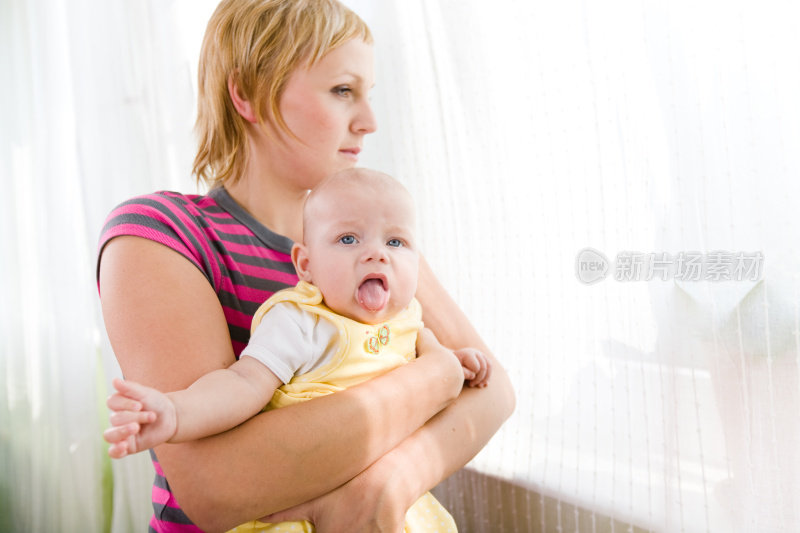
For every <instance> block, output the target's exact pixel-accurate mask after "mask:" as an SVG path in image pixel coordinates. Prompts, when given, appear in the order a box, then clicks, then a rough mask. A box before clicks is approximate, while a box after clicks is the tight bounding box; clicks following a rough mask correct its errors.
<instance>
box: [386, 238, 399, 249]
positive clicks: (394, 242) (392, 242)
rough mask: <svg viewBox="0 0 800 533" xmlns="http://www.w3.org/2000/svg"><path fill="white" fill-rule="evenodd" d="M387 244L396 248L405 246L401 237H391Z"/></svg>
mask: <svg viewBox="0 0 800 533" xmlns="http://www.w3.org/2000/svg"><path fill="white" fill-rule="evenodd" d="M386 244H387V245H389V246H393V247H395V248H399V247H401V246H403V241H401V240H400V239H390V240H389V242H387V243H386Z"/></svg>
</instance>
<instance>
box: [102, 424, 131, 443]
mask: <svg viewBox="0 0 800 533" xmlns="http://www.w3.org/2000/svg"><path fill="white" fill-rule="evenodd" d="M138 432H139V424H137V423H136V422H131V423H130V424H125V425H124V426H112V427H110V428H108V429H107V430H105V431H104V432H103V438H104V439H105V440H106V442H108V443H110V444H115V443H119V442H122V441H124V440H125V439H127V438H128V437H130V436H131V435H134V434H136V433H138ZM126 448H127V446H126Z"/></svg>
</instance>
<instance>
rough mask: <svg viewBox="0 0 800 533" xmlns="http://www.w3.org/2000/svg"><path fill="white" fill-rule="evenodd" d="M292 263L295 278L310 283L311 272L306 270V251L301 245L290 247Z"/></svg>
mask: <svg viewBox="0 0 800 533" xmlns="http://www.w3.org/2000/svg"><path fill="white" fill-rule="evenodd" d="M292 263H293V264H294V269H295V271H296V272H297V277H298V278H300V280H302V281H307V282H309V283H312V280H311V271H310V270H309V269H308V267H309V260H308V250H307V249H306V247H305V246H303V245H302V244H298V243H294V244H293V245H292Z"/></svg>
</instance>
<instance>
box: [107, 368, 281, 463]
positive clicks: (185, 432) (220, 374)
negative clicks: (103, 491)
mask: <svg viewBox="0 0 800 533" xmlns="http://www.w3.org/2000/svg"><path fill="white" fill-rule="evenodd" d="M281 383H282V381H281V380H280V379H279V378H278V377H277V376H276V375H275V374H274V373H273V372H272V371H271V370H269V368H267V366H266V365H264V364H263V363H261V362H259V361H258V360H256V359H253V358H252V357H247V356H242V357H241V358H240V359H239V360H238V361H236V362H235V363H233V364H232V365H231V366H229V367H228V368H224V369H219V370H214V371H213V372H209V373H208V374H206V375H204V376H202V377H201V378H200V379H198V380H197V381H195V382H194V383H193V384H192V385H190V386H189V388H187V389H184V390H180V391H176V392H170V393H167V394H164V393H162V392H159V391H157V390H156V389H152V388H150V387H145V386H144V385H140V384H139V383H136V382H134V381H124V380H120V379H115V380H114V387H115V388H116V389H117V392H116V393H114V394H113V395H111V397H109V399H108V402H107V404H108V407H109V409H111V411H112V413H111V424H112V427H111V428H109V429H107V430H106V431H105V432H104V433H103V436H104V438H105V439H106V441H108V442H109V443H111V447H110V448H109V450H108V454H109V455H110V456H111V457H113V458H116V459H119V458H121V457H124V456H125V455H128V454H130V453H137V452H140V451H142V450H146V449H148V448H152V447H154V446H157V445H159V444H161V443H164V442H185V441H190V440H195V439H199V438H201V437H207V436H209V435H216V434H217V433H222V432H223V431H226V430H228V429H230V428H232V427H234V426H237V425H238V424H241V423H242V422H244V421H245V420H247V419H249V418H250V417H252V416H253V415H255V414H257V413H258V412H259V411H260V410H261V409H262V408H263V407H264V405H266V404H267V402H269V400H270V399H271V398H272V395H273V394H274V392H275V389H277V388H278V387H279V386H280V385H281Z"/></svg>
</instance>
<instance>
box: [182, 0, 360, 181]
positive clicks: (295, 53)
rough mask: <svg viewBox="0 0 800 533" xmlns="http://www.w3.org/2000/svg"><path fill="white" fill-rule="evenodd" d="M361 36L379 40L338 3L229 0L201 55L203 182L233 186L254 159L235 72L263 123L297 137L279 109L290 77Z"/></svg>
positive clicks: (199, 171) (198, 162)
mask: <svg viewBox="0 0 800 533" xmlns="http://www.w3.org/2000/svg"><path fill="white" fill-rule="evenodd" d="M353 38H360V39H362V40H363V41H365V42H367V43H372V35H371V34H370V31H369V28H368V27H367V25H366V24H365V23H364V21H363V20H361V19H360V18H359V17H358V15H356V14H355V13H353V12H352V11H351V10H350V9H348V8H347V7H345V6H343V5H342V4H340V3H339V2H338V1H337V0H223V1H222V2H221V3H220V4H219V6H217V9H216V11H214V14H213V15H212V16H211V20H209V22H208V27H207V28H206V34H205V37H204V38H203V46H202V49H201V52H200V64H199V68H198V104H197V122H196V124H195V132H196V134H197V136H198V142H199V146H198V150H197V155H196V156H195V159H194V166H193V168H192V172H193V174H194V175H195V176H196V178H197V180H198V181H201V180H202V181H204V182H205V183H206V184H207V185H209V186H210V187H215V186H218V185H224V184H226V183H233V182H235V181H236V180H238V179H239V178H240V177H241V175H242V172H243V170H244V167H245V164H246V162H247V158H248V145H247V137H246V135H245V119H243V118H242V117H241V116H240V115H239V113H238V112H237V111H236V109H235V108H234V107H233V102H232V101H231V98H230V95H229V94H228V78H229V77H230V76H234V80H235V81H236V84H237V86H238V88H239V91H240V93H241V95H242V96H243V97H244V98H245V99H246V100H248V101H249V102H250V104H251V105H252V106H253V109H254V110H255V113H256V116H257V118H258V121H259V123H262V124H263V123H264V122H265V121H269V122H271V123H272V124H273V125H275V126H277V127H279V128H281V129H282V130H284V131H286V132H288V133H290V134H291V132H289V129H288V127H287V126H286V123H285V122H284V120H283V117H282V116H281V114H280V111H279V109H278V104H279V102H280V98H281V95H282V94H283V89H284V87H285V86H286V81H287V80H288V78H289V76H290V75H291V73H292V72H293V71H294V69H296V68H298V67H299V66H301V65H303V66H312V65H314V64H315V63H316V62H317V61H319V60H320V59H321V58H322V57H323V56H324V55H325V54H327V53H328V52H330V51H331V50H333V49H334V48H336V47H337V46H339V45H341V44H343V43H345V42H347V41H349V40H350V39H353ZM265 113H266V116H265Z"/></svg>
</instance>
